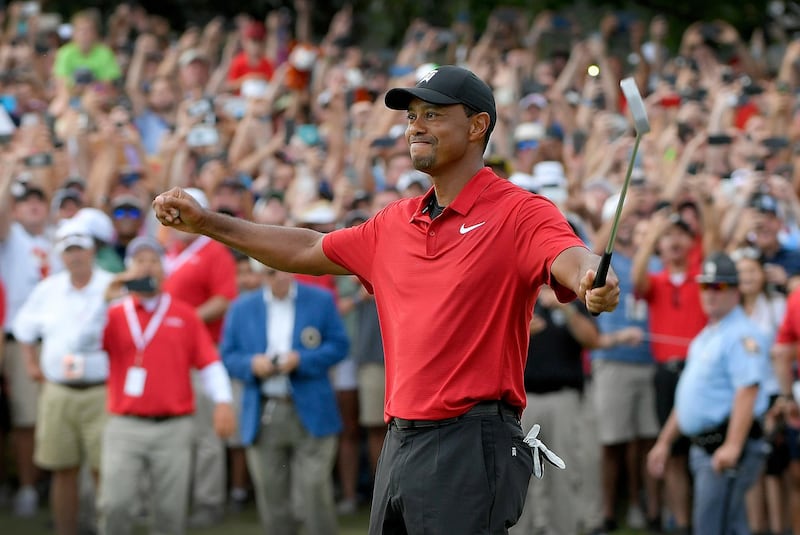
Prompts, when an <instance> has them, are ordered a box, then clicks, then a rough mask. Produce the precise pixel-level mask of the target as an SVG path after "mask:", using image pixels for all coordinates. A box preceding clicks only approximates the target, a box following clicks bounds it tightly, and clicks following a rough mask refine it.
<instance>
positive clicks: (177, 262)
mask: <svg viewBox="0 0 800 535" xmlns="http://www.w3.org/2000/svg"><path fill="white" fill-rule="evenodd" d="M210 241H211V238H209V237H208V236H200V237H199V238H197V239H196V240H194V241H193V242H192V243H190V244H189V246H188V247H187V248H186V249H184V250H183V251H181V254H179V255H178V256H176V257H175V258H167V259H166V262H165V263H166V265H167V273H168V274H170V275H171V274H172V273H175V272H176V271H178V270H179V269H180V268H181V266H183V265H184V264H185V263H186V262H188V261H189V259H190V258H192V257H193V256H194V255H195V254H196V253H197V252H198V251H199V250H200V249H202V248H203V247H205V246H206V245H207V244H208V243H209V242H210Z"/></svg>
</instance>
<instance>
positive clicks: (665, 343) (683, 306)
mask: <svg viewBox="0 0 800 535" xmlns="http://www.w3.org/2000/svg"><path fill="white" fill-rule="evenodd" d="M696 273H697V271H696V269H694V268H690V269H689V272H688V274H687V276H686V279H685V280H684V281H683V283H681V284H678V285H676V284H673V283H672V281H671V280H670V276H669V273H668V272H667V270H666V269H664V270H662V271H660V272H658V273H651V274H650V275H649V278H650V290H649V291H648V293H647V295H644V296H643V297H644V299H645V300H646V301H647V304H648V313H647V315H648V323H649V326H650V334H651V339H650V350H651V351H652V353H653V358H654V359H655V361H656V362H667V361H669V360H685V359H686V354H687V353H688V352H689V343H690V342H691V341H692V339H693V338H694V337H695V336H697V334H698V333H699V332H700V331H701V330H702V329H703V327H705V326H706V323H707V322H708V318H707V317H706V314H705V312H703V305H702V304H701V303H700V286H699V285H698V284H697V282H696V281H695V275H696Z"/></svg>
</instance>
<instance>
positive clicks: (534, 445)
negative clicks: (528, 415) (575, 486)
mask: <svg viewBox="0 0 800 535" xmlns="http://www.w3.org/2000/svg"><path fill="white" fill-rule="evenodd" d="M540 429H541V426H540V425H539V424H534V425H533V427H531V430H530V432H528V436H526V437H525V440H524V442H525V444H527V445H528V446H530V447H531V449H532V450H533V475H535V476H536V477H537V478H538V479H542V476H544V463H543V462H542V458H544V459H546V460H547V462H549V463H550V464H552V465H553V466H555V467H556V468H561V469H562V470H564V469H565V468H566V467H567V465H566V463H565V462H564V461H563V460H562V459H561V457H559V456H558V455H556V454H555V453H553V452H552V451H550V450H549V449H548V448H547V446H545V445H544V442H542V441H541V440H539V439H538V438H536V437H538V436H539V430H540Z"/></svg>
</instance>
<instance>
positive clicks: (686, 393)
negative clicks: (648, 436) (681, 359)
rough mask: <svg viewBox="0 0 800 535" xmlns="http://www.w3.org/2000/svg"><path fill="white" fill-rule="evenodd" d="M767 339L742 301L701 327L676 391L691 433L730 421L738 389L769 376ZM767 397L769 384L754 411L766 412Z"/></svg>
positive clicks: (756, 414) (686, 431)
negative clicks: (725, 313)
mask: <svg viewBox="0 0 800 535" xmlns="http://www.w3.org/2000/svg"><path fill="white" fill-rule="evenodd" d="M767 344H768V342H767V339H766V337H765V336H764V335H763V334H762V332H761V331H760V330H759V329H758V328H757V327H756V326H754V325H753V323H752V322H751V321H750V319H749V318H748V317H747V315H746V314H745V313H744V310H742V308H741V307H738V306H737V307H736V308H735V309H733V310H732V311H731V312H730V313H729V314H728V315H727V316H725V317H724V318H722V319H721V320H720V321H719V322H717V323H716V324H714V325H708V326H706V327H705V328H704V329H703V330H702V331H700V334H698V335H697V336H696V337H695V338H694V340H692V343H691V344H690V345H689V354H688V356H687V357H686V367H685V368H684V370H683V373H682V374H681V378H680V380H679V381H678V388H677V390H676V391H675V413H676V416H677V417H678V426H679V427H680V429H681V431H682V432H683V433H684V434H685V435H688V436H692V435H698V434H700V433H703V432H706V431H710V430H711V429H713V428H715V427H717V426H718V425H720V424H722V423H723V422H725V421H726V420H727V419H728V417H729V415H730V412H731V409H732V407H733V401H734V397H735V396H736V391H737V390H738V389H740V388H744V387H747V386H751V385H754V384H758V385H761V384H762V383H763V382H764V381H765V379H766V378H765V370H766V369H767V367H766V365H765V363H766V361H767V359H768V358H769V349H768V345H767ZM767 402H768V395H767V393H766V391H765V389H764V388H759V389H758V396H757V397H756V403H755V407H754V411H753V412H754V417H756V418H758V417H760V416H761V415H763V414H764V412H765V411H766V410H767Z"/></svg>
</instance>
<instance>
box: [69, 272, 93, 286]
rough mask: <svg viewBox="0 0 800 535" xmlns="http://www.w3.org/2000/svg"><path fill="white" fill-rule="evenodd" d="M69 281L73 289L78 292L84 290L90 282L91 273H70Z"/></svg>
mask: <svg viewBox="0 0 800 535" xmlns="http://www.w3.org/2000/svg"><path fill="white" fill-rule="evenodd" d="M69 280H70V282H71V283H72V287H73V288H75V289H76V290H80V289H82V288H85V287H86V285H88V284H89V281H91V280H92V272H91V271H88V272H86V273H72V274H71V275H70V278H69Z"/></svg>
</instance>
